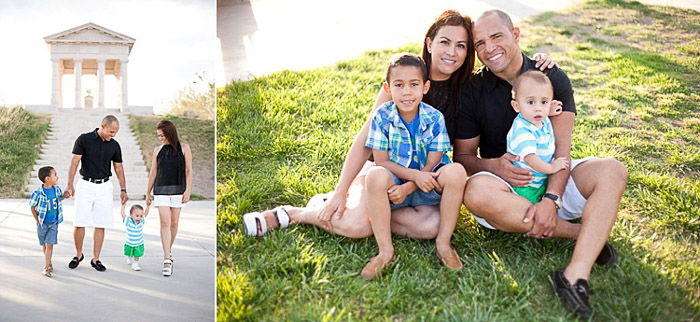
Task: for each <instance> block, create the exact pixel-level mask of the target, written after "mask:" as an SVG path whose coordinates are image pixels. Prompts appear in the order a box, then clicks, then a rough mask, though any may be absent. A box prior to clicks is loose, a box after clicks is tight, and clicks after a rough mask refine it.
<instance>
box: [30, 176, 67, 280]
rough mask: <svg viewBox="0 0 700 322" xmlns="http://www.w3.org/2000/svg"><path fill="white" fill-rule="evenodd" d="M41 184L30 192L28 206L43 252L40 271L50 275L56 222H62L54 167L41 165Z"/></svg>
mask: <svg viewBox="0 0 700 322" xmlns="http://www.w3.org/2000/svg"><path fill="white" fill-rule="evenodd" d="M38 177H39V180H41V182H42V185H41V186H40V187H39V188H37V189H36V190H34V192H32V196H31V198H30V199H29V206H31V208H32V215H34V220H35V221H36V232H37V236H38V237H39V245H41V247H42V249H43V253H44V269H43V270H42V271H41V273H42V274H44V275H45V276H47V277H51V272H53V264H52V263H51V257H52V256H53V245H56V244H58V224H60V223H61V222H63V207H62V206H61V199H62V198H63V191H61V188H59V187H58V175H57V174H56V169H54V168H53V167H50V166H46V167H42V168H41V169H39V172H38Z"/></svg>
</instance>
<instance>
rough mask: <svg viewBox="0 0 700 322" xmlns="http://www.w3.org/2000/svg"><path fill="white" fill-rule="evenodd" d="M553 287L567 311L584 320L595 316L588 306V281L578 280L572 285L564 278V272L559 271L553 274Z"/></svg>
mask: <svg viewBox="0 0 700 322" xmlns="http://www.w3.org/2000/svg"><path fill="white" fill-rule="evenodd" d="M552 287H554V292H556V293H557V295H559V298H560V299H561V301H562V303H564V305H565V306H566V309H567V310H569V311H572V312H575V313H576V315H578V316H579V317H580V318H582V319H588V318H590V317H591V315H593V310H592V309H591V307H590V306H589V305H588V289H589V286H588V281H586V280H584V279H578V280H576V283H574V284H573V285H571V283H569V280H567V279H566V277H565V276H564V270H558V271H554V272H552Z"/></svg>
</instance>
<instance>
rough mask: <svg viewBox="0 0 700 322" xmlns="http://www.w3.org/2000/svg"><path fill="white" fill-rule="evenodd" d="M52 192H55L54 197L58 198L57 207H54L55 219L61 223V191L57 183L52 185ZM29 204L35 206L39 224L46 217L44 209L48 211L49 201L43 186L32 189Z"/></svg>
mask: <svg viewBox="0 0 700 322" xmlns="http://www.w3.org/2000/svg"><path fill="white" fill-rule="evenodd" d="M53 189H54V192H56V197H57V198H58V207H57V209H56V211H57V220H56V223H59V224H60V223H61V222H63V207H62V205H61V204H62V202H61V198H62V196H63V191H62V190H61V188H60V187H59V186H58V185H55V186H53ZM29 206H31V207H35V209H36V213H37V214H38V215H39V224H43V223H44V219H45V218H46V211H48V208H49V201H48V198H47V197H46V194H45V193H44V187H41V186H40V187H39V188H38V189H36V190H34V192H32V196H31V197H30V198H29Z"/></svg>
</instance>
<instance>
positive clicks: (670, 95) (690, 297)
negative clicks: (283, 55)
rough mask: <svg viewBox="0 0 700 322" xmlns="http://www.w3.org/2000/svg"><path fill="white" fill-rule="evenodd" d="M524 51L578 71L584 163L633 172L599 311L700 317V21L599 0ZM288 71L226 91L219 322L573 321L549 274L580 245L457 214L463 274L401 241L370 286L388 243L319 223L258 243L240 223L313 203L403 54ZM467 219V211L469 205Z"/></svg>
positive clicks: (554, 18)
mask: <svg viewBox="0 0 700 322" xmlns="http://www.w3.org/2000/svg"><path fill="white" fill-rule="evenodd" d="M519 25H520V26H521V28H522V33H523V37H522V41H521V46H522V47H523V49H524V50H525V51H526V52H527V53H530V54H532V53H535V52H538V51H540V52H546V53H549V54H550V55H551V56H552V57H554V58H555V59H556V60H557V61H558V62H559V64H560V65H561V66H562V68H563V69H564V70H565V71H566V72H567V73H568V75H569V77H570V78H571V80H572V82H573V84H574V87H575V90H576V94H575V96H576V101H577V106H578V111H579V113H578V117H577V122H576V126H575V129H574V135H573V149H572V156H573V157H575V158H576V157H583V156H587V155H597V156H601V157H615V158H617V159H618V160H621V161H622V162H623V163H624V164H625V165H626V166H627V168H628V169H629V172H630V180H629V185H628V188H627V190H626V191H625V194H624V197H623V199H622V205H621V209H620V212H619V217H618V218H619V219H618V221H617V223H616V225H615V227H614V229H613V232H612V235H611V237H610V241H611V242H612V243H613V244H614V245H615V246H616V247H617V249H618V251H619V253H620V256H621V260H620V262H619V264H618V265H617V266H616V267H614V268H612V269H610V270H606V269H602V268H600V267H594V268H593V272H592V276H591V279H590V283H591V285H592V290H593V293H592V306H593V309H594V311H595V312H596V315H595V319H597V320H648V321H655V320H664V321H684V320H685V321H690V320H695V321H697V320H700V245H699V239H700V236H699V234H698V231H699V230H700V108H698V106H699V104H700V86H699V85H698V84H700V14H699V13H698V12H695V11H691V10H681V9H674V8H667V7H656V6H645V5H642V4H639V3H637V2H625V1H612V0H608V1H605V0H600V1H589V2H587V3H585V4H582V5H580V6H578V7H576V8H572V9H570V10H566V11H560V12H554V13H551V12H550V13H545V14H542V15H540V16H537V17H535V18H533V19H530V20H527V21H525V22H523V23H521V24H519ZM400 51H411V52H415V53H418V52H419V46H418V45H417V44H413V45H408V46H406V47H402V48H396V49H395V50H390V51H375V52H368V53H366V54H364V55H362V56H361V57H358V58H356V59H352V60H348V61H344V62H340V63H338V64H336V65H335V66H330V67H325V68H319V69H315V70H311V71H304V72H289V71H285V72H280V73H276V74H273V75H270V76H265V77H260V78H258V79H255V80H251V81H246V82H236V83H232V84H230V85H228V86H226V87H225V88H221V89H219V91H218V102H217V104H218V107H217V113H218V116H217V117H218V124H219V125H218V145H217V152H218V172H217V173H218V187H217V189H218V201H219V205H218V207H219V208H218V216H217V221H218V229H219V232H218V236H219V238H218V253H217V255H218V256H217V260H218V276H217V287H218V319H219V320H239V319H240V320H258V319H260V320H281V319H291V320H324V321H326V320H371V321H374V320H399V321H401V320H538V321H539V320H570V319H572V318H573V317H574V316H573V315H572V314H569V313H567V312H566V310H565V309H564V308H563V306H562V305H560V304H559V299H558V298H557V296H556V295H555V294H554V292H553V291H552V289H551V286H550V284H549V278H548V272H550V271H551V270H554V269H557V268H560V267H562V266H563V265H565V264H566V263H567V262H568V259H569V258H570V256H571V253H572V249H573V244H572V242H570V241H565V240H536V239H530V238H525V237H522V236H519V235H516V234H506V233H501V232H495V231H489V230H486V229H484V228H482V227H480V226H479V225H478V224H476V222H475V221H474V220H473V219H472V218H471V216H468V215H464V216H461V217H460V220H459V222H458V227H457V229H456V231H455V234H454V237H453V244H454V245H455V247H456V248H457V250H458V251H459V253H460V255H461V256H462V259H463V261H464V264H465V268H464V269H462V270H461V271H459V272H456V273H455V272H450V271H448V270H447V269H445V268H443V267H441V266H440V265H439V263H438V260H437V258H436V257H435V255H434V244H433V242H432V241H420V240H411V239H407V238H399V237H397V238H395V239H394V243H395V250H396V254H397V261H396V264H395V265H393V266H392V267H391V270H390V271H389V272H388V273H387V274H385V275H384V276H383V277H382V278H381V279H380V280H379V281H376V282H365V281H363V280H361V279H360V278H359V272H360V270H361V269H362V267H363V265H364V264H365V263H366V262H367V260H369V259H370V258H371V257H372V256H373V255H374V254H376V245H375V242H374V239H372V238H366V239H361V240H353V239H348V238H344V237H339V236H333V235H329V234H327V233H325V232H323V231H322V230H320V229H317V228H314V227H310V226H293V227H291V228H289V229H286V230H278V231H275V232H273V233H271V234H270V235H268V236H266V237H265V238H261V239H257V238H248V237H244V236H243V225H242V222H241V216H242V215H243V214H244V213H246V212H249V211H255V210H262V209H266V208H270V207H273V206H276V205H282V204H292V205H298V206H300V205H303V204H305V202H306V201H307V200H308V199H309V198H310V197H311V196H313V195H314V194H316V193H319V192H326V191H329V190H332V189H333V187H334V185H335V183H336V180H337V178H338V175H339V173H340V170H341V167H342V163H343V159H344V157H345V154H346V152H347V150H348V148H349V146H350V144H351V141H352V139H353V137H354V135H355V134H356V133H357V131H358V130H359V129H360V127H361V125H362V123H363V122H364V120H365V119H366V118H367V116H368V114H369V111H370V109H371V105H372V103H373V102H374V98H375V96H376V93H377V91H378V90H379V88H380V86H381V82H382V78H383V73H384V66H385V62H386V61H387V59H388V58H389V57H390V56H391V55H392V54H393V53H395V52H400ZM464 213H465V214H466V213H467V212H466V210H465V211H464Z"/></svg>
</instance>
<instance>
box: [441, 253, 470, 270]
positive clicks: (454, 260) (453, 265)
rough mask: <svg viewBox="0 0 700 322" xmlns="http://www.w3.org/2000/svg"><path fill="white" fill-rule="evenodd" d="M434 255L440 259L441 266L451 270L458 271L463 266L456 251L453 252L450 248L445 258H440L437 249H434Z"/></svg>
mask: <svg viewBox="0 0 700 322" xmlns="http://www.w3.org/2000/svg"><path fill="white" fill-rule="evenodd" d="M435 254H436V255H437V257H438V258H439V259H440V262H441V263H442V265H443V266H445V267H447V268H449V269H451V270H458V269H461V268H462V267H463V266H464V265H462V261H461V260H460V259H459V255H457V251H455V249H454V248H452V247H450V254H449V255H447V256H446V257H442V256H440V253H439V252H438V250H437V247H435Z"/></svg>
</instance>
